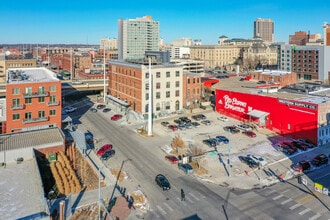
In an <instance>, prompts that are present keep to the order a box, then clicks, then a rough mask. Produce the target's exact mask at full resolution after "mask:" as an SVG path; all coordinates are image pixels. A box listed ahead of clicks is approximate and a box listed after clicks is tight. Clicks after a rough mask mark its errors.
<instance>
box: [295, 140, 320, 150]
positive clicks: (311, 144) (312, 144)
mask: <svg viewBox="0 0 330 220" xmlns="http://www.w3.org/2000/svg"><path fill="white" fill-rule="evenodd" d="M297 141H299V142H301V143H304V144H306V145H307V146H308V147H309V148H314V147H316V146H315V144H314V143H313V142H311V141H310V140H307V139H304V138H298V139H297Z"/></svg>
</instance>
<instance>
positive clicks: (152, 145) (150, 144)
mask: <svg viewBox="0 0 330 220" xmlns="http://www.w3.org/2000/svg"><path fill="white" fill-rule="evenodd" d="M82 106H84V107H81V108H79V109H78V111H77V112H75V113H73V117H74V118H75V116H79V115H80V114H82V113H84V114H83V115H82V116H81V117H79V119H75V120H76V121H79V123H82V125H83V126H84V127H85V128H86V129H88V130H89V131H91V132H92V133H93V134H94V136H95V137H96V138H98V140H99V141H100V142H99V143H98V145H100V146H101V145H102V144H104V143H111V144H113V146H114V149H115V150H116V155H115V157H114V158H111V159H110V160H108V161H106V162H105V163H106V165H107V166H108V167H115V168H122V169H123V170H125V171H126V172H128V174H129V181H130V184H131V185H133V186H134V187H137V188H139V189H141V190H142V191H143V192H144V193H145V194H146V196H147V198H148V200H149V202H150V210H149V211H148V212H147V213H146V214H145V216H143V217H144V219H311V220H314V219H329V218H330V215H329V214H322V215H320V214H319V213H320V212H321V213H324V209H328V208H329V207H328V206H329V204H328V200H327V201H323V200H321V199H319V198H318V197H317V196H315V195H314V194H312V193H311V192H309V191H308V190H307V189H304V188H303V185H299V186H296V183H295V181H296V180H292V183H290V182H286V183H279V184H276V185H274V186H271V187H267V188H264V189H258V190H240V189H235V190H233V189H229V188H226V187H221V186H217V185H214V184H209V183H206V182H202V181H200V180H198V179H196V178H195V177H193V176H189V175H185V174H183V173H182V172H181V171H180V170H178V169H177V167H176V166H175V165H172V164H170V163H168V162H167V161H165V160H164V153H163V152H162V150H161V149H160V146H163V145H164V144H169V143H170V141H171V140H169V139H170V138H171V137H170V136H169V137H166V136H164V137H141V136H140V135H138V134H137V133H136V132H135V131H134V130H132V129H131V128H130V127H129V126H124V125H121V123H120V122H119V121H118V122H114V121H110V119H109V117H108V116H105V114H104V113H102V112H97V113H92V112H90V111H88V107H89V106H86V105H82ZM122 120H125V117H124V119H122ZM96 147H99V146H96ZM158 173H162V174H164V175H165V176H167V177H168V179H169V180H170V182H171V185H172V188H171V189H170V190H168V191H163V190H162V189H161V188H160V187H158V186H157V184H156V183H155V180H154V178H155V176H156V175H157V174H158ZM325 178H326V177H325ZM181 189H184V191H185V194H186V201H181V197H180V190H181Z"/></svg>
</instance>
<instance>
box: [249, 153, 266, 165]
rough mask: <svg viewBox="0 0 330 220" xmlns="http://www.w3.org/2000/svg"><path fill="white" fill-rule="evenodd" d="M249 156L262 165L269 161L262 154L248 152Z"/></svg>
mask: <svg viewBox="0 0 330 220" xmlns="http://www.w3.org/2000/svg"><path fill="white" fill-rule="evenodd" d="M247 157H250V158H251V159H252V160H254V161H255V162H256V163H258V164H259V165H260V166H266V164H267V161H266V160H265V159H264V158H263V157H262V156H259V155H253V154H248V155H247Z"/></svg>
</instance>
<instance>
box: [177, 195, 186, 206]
mask: <svg viewBox="0 0 330 220" xmlns="http://www.w3.org/2000/svg"><path fill="white" fill-rule="evenodd" d="M176 199H177V200H178V201H179V202H181V198H179V197H176ZM181 204H182V205H184V206H187V203H185V202H182V203H181Z"/></svg>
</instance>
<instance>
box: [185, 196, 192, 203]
mask: <svg viewBox="0 0 330 220" xmlns="http://www.w3.org/2000/svg"><path fill="white" fill-rule="evenodd" d="M186 200H188V201H189V202H190V203H194V201H192V200H191V199H190V198H189V197H186Z"/></svg>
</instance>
